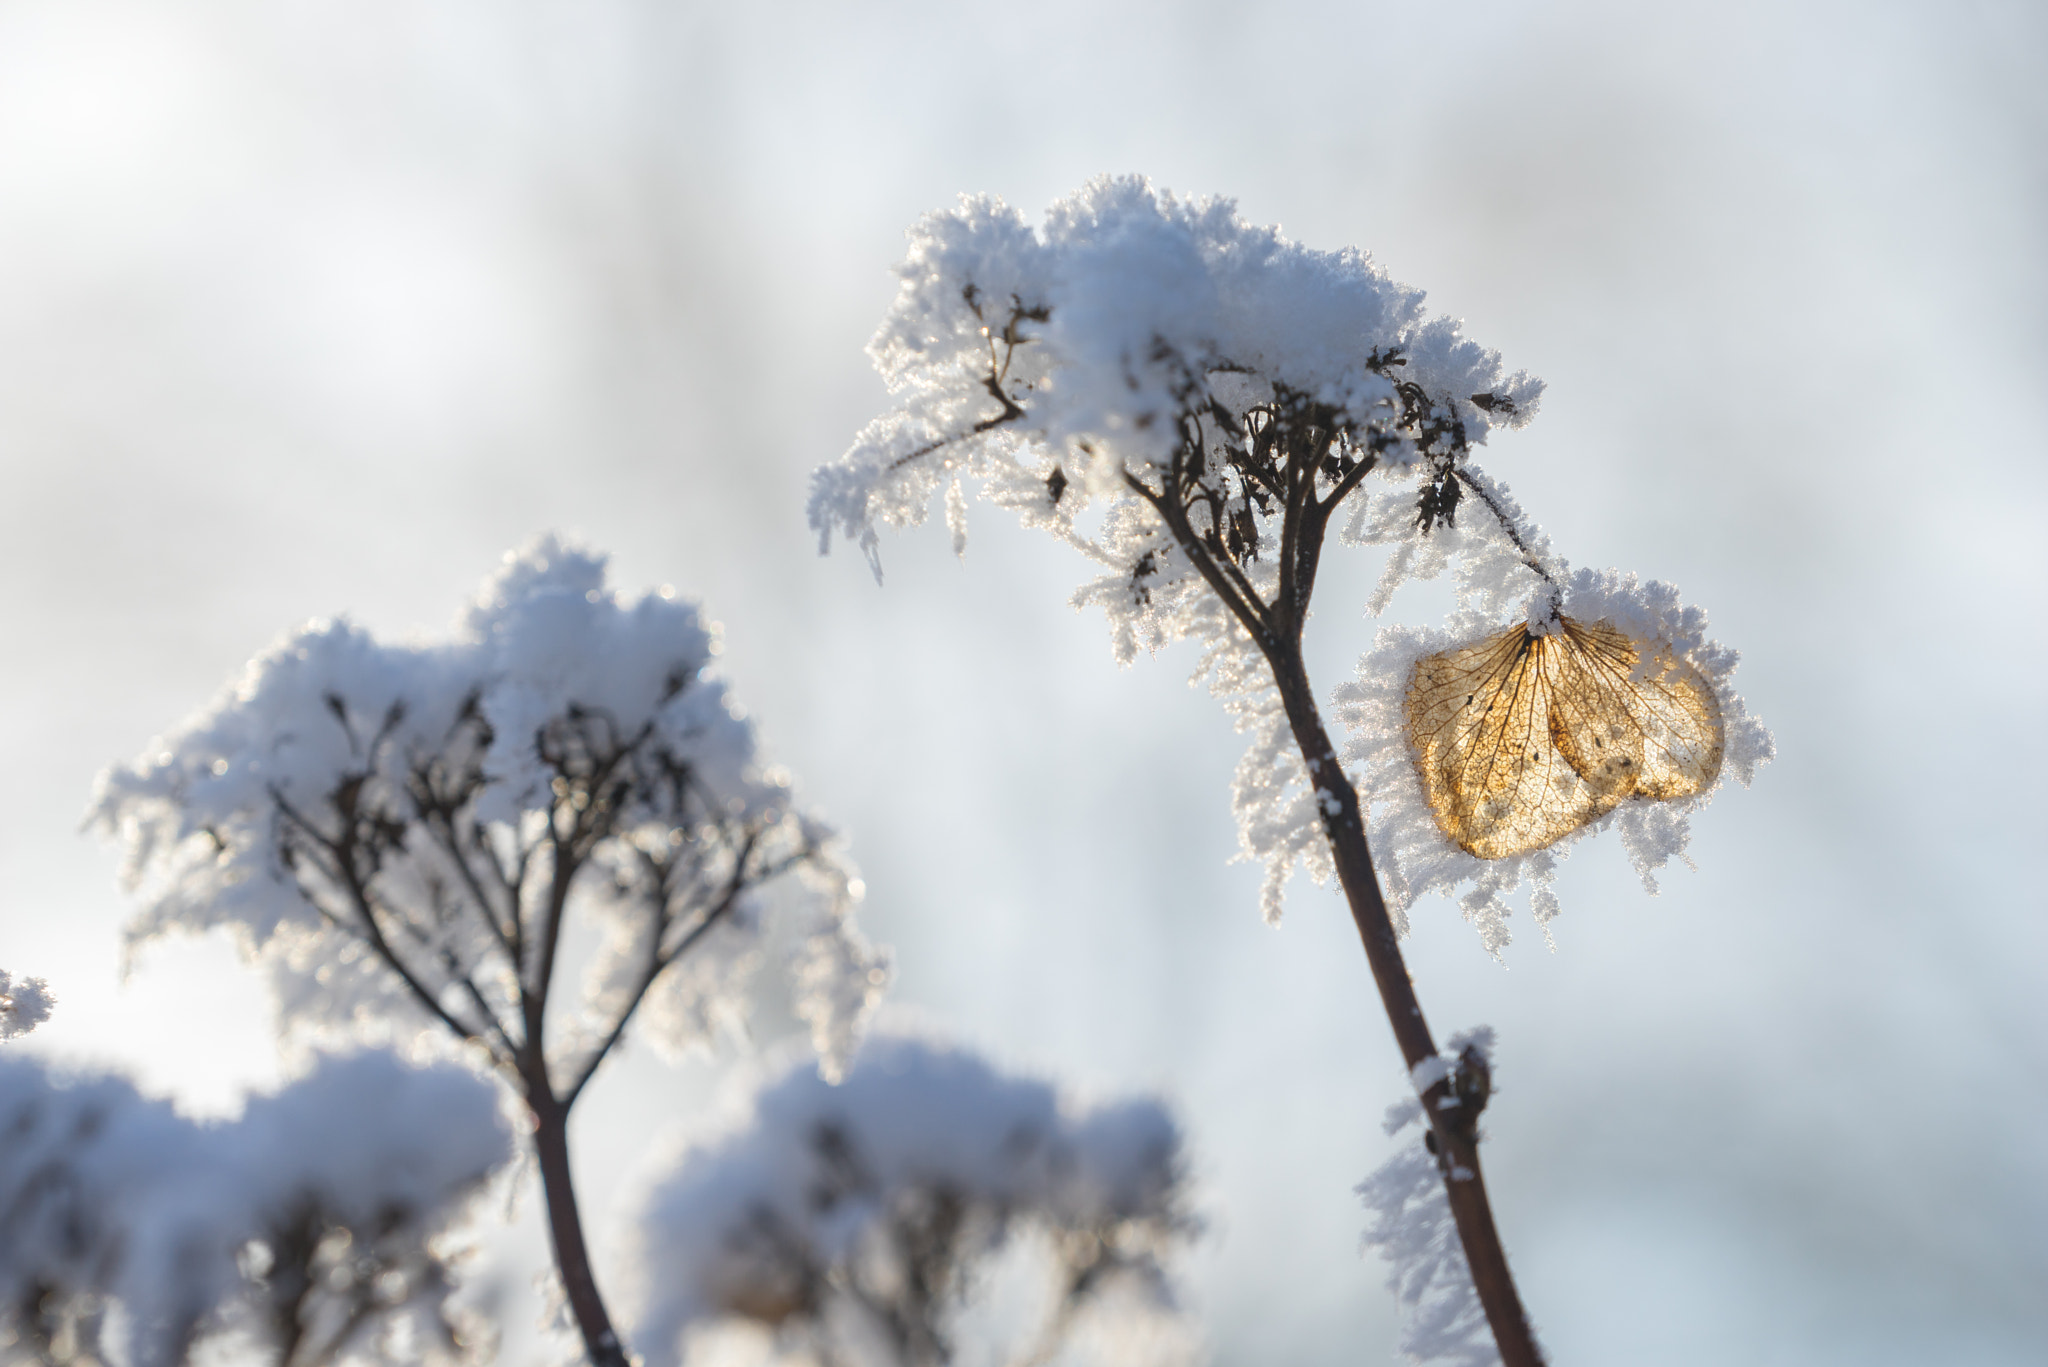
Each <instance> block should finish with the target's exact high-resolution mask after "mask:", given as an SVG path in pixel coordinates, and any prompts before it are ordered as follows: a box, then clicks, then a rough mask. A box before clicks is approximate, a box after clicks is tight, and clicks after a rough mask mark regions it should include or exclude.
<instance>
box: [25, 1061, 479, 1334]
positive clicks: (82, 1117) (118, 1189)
mask: <svg viewBox="0 0 2048 1367" xmlns="http://www.w3.org/2000/svg"><path fill="white" fill-rule="evenodd" d="M0 1135H4V1136H5V1140H4V1143H0V1360H15V1359H20V1360H24V1361H34V1362H41V1363H61V1364H71V1363H76V1364H80V1365H81V1367H85V1364H97V1363H104V1362H108V1361H122V1362H126V1363H128V1364H129V1365H130V1367H172V1364H177V1363H182V1362H186V1361H189V1360H191V1358H192V1356H193V1353H194V1350H195V1348H196V1347H197V1346H198V1345H200V1344H201V1343H204V1342H217V1341H223V1340H233V1341H235V1342H238V1343H241V1344H244V1345H247V1346H253V1347H254V1348H256V1349H257V1350H258V1351H259V1352H260V1353H261V1355H262V1356H263V1357H264V1358H265V1359H266V1360H268V1361H270V1362H273V1363H275V1364H276V1367H316V1364H329V1363H339V1362H344V1361H352V1360H390V1359H391V1358H392V1357H394V1356H400V1357H404V1358H406V1359H408V1360H413V1359H434V1358H457V1357H465V1356H468V1353H467V1349H468V1348H469V1347H471V1346H472V1345H471V1344H470V1343H469V1342H468V1341H466V1340H465V1338H464V1336H463V1335H462V1333H461V1332H460V1331H459V1329H458V1326H457V1324H456V1323H455V1321H454V1320H453V1319H452V1318H451V1316H450V1312H449V1307H448V1305H447V1303H446V1302H447V1296H448V1292H449V1290H450V1283H449V1280H448V1278H447V1275H446V1266H445V1257H446V1255H445V1252H444V1250H443V1249H442V1247H441V1236H442V1234H443V1232H444V1231H445V1229H446V1228H447V1226H448V1225H449V1223H450V1222H451V1221H452V1220H453V1219H455V1218H456V1217H458V1216H459V1215H460V1214H461V1213H462V1211H463V1209H464V1207H465V1205H466V1204H467V1199H468V1198H469V1197H470V1196H472V1195H473V1194H474V1193H476V1192H477V1191H478V1190H479V1189H480V1188H481V1187H482V1186H483V1184H484V1182H485V1180H486V1179H487V1178H488V1177H489V1176H490V1174H491V1173H492V1171H493V1170H495V1169H497V1168H499V1167H501V1166H502V1165H503V1164H504V1163H506V1162H507V1161H508V1160H509V1159H510V1158H511V1156H512V1138H511V1134H510V1132H509V1129H508V1127H507V1126H506V1124H505V1123H504V1120H503V1118H502V1116H501V1114H500V1111H499V1106H498V1095H497V1089H496V1088H495V1087H493V1086H492V1085H491V1084H490V1083H489V1082H487V1081H485V1080H483V1079H480V1078H478V1077H476V1076H475V1075H474V1074H472V1073H470V1072H468V1071H467V1070H465V1069H463V1068H460V1067H457V1066H455V1065H452V1064H443V1065H439V1066H437V1067H431V1068H424V1069H421V1068H412V1067H408V1066H406V1065H404V1064H402V1063H400V1062H398V1061H397V1060H396V1059H395V1058H393V1057H391V1056H390V1055H388V1054H383V1053H366V1054H362V1055H357V1056H353V1057H340V1058H334V1057H330V1058H325V1059H322V1060H321V1061H320V1062H319V1063H318V1065H317V1066H316V1067H315V1068H314V1070H313V1071H312V1072H311V1073H310V1074H309V1075H308V1076H306V1077H305V1078H302V1079H301V1080H299V1081H298V1082H295V1083H293V1084H291V1085H289V1086H287V1087H285V1088H284V1089H282V1090H281V1091H278V1092H276V1093H274V1094H271V1095H268V1096H261V1097H257V1098H254V1099H252V1100H251V1101H250V1102H249V1104H248V1107H247V1110H246V1111H245V1112H244V1114H243V1116H242V1118H241V1119H240V1120H238V1121H234V1122H232V1123H228V1124H202V1123H196V1122H193V1121H190V1120H187V1119H185V1118H183V1117H181V1116H179V1115H178V1114H176V1112H174V1111H173V1110H172V1109H171V1107H170V1106H169V1105H168V1104H167V1103H165V1102H161V1101H154V1100H150V1099H148V1098H145V1097H143V1096H141V1095H139V1094H138V1093H137V1092H136V1090H135V1089H134V1087H133V1086H131V1085H130V1084H129V1083H127V1082H126V1081H123V1080H121V1079H119V1078H96V1079H89V1080H71V1081H64V1080H59V1079H56V1078H53V1077H52V1076H51V1075H50V1073H49V1072H48V1070H47V1069H46V1068H45V1066H44V1065H43V1064H42V1063H41V1062H39V1061H37V1060H34V1059H21V1058H8V1059H4V1060H0ZM110 1352H111V1353H113V1354H114V1356H113V1357H110V1356H109V1353H110Z"/></svg>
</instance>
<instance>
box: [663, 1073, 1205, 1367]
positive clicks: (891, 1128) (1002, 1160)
mask: <svg viewBox="0 0 2048 1367" xmlns="http://www.w3.org/2000/svg"><path fill="white" fill-rule="evenodd" d="M1183 1184H1184V1174H1183V1169H1182V1163H1181V1152H1180V1135H1179V1131H1178V1129H1177V1128H1176V1126H1175V1124H1174V1122H1173V1120H1172V1118H1171V1117H1170V1116H1169V1115H1168V1113H1167V1112H1166V1111H1165V1109H1164V1108H1163V1107H1162V1106H1161V1105H1160V1104H1159V1103H1157V1102H1155V1101H1151V1100H1128V1101H1122V1102H1116V1103H1110V1104H1104V1105H1099V1106H1095V1107H1092V1108H1078V1107H1075V1106H1074V1105H1072V1104H1071V1103H1068V1102H1064V1101H1063V1100H1062V1099H1061V1098H1060V1097H1059V1096H1058V1095H1057V1093H1055V1091H1054V1090H1053V1088H1052V1087H1051V1086H1049V1085H1048V1084H1046V1083H1044V1082H1040V1081H1037V1080H1035V1079H1030V1078H1022V1077H1015V1076H1009V1075H1005V1074H1003V1073H1000V1072H998V1071H997V1070H996V1069H994V1068H993V1067H991V1066H990V1065H989V1064H988V1063H986V1062H984V1061H983V1060H982V1059H980V1058H978V1057H976V1056H975V1055H973V1054H971V1053H968V1052H966V1051H964V1050H960V1049H956V1048H950V1047H946V1046H943V1045H939V1044H935V1043H932V1042H929V1041H926V1040H922V1039H916V1038H910V1037H903V1036H882V1037H871V1038H870V1039H869V1040H868V1041H867V1042H866V1043H865V1044H864V1045H863V1046H862V1049H861V1051H860V1053H859V1054H858V1055H857V1056H856V1057H855V1060H854V1062H853V1064H852V1066H851V1067H850V1068H849V1070H848V1071H847V1074H846V1076H845V1079H844V1081H843V1082H841V1083H840V1084H839V1085H838V1086H831V1085H828V1084H827V1083H825V1082H824V1081H823V1080H822V1079H821V1078H820V1077H819V1076H818V1075H817V1073H816V1072H815V1070H814V1069H813V1068H811V1067H810V1066H809V1065H803V1066H799V1067H797V1068H794V1069H791V1070H790V1071H788V1072H786V1073H784V1074H783V1075H781V1076H780V1077H777V1078H773V1079H770V1080H769V1081H768V1082H767V1083H766V1084H765V1085H764V1086H762V1087H761V1088H760V1090H759V1091H758V1093H757V1094H756V1095H755V1096H754V1097H753V1098H752V1106H751V1114H750V1115H749V1116H748V1117H747V1119H746V1121H745V1123H744V1124H743V1125H741V1126H740V1127H739V1128H736V1129H735V1130H733V1131H732V1132H730V1133H728V1134H726V1135H724V1136H722V1137H720V1138H718V1139H715V1140H713V1141H710V1142H708V1143H704V1144H700V1145H699V1146H697V1147H695V1148H693V1149H691V1150H689V1151H688V1152H687V1153H685V1154H684V1155H683V1157H682V1159H681V1161H680V1162H679V1163H678V1164H677V1165H676V1166H675V1168H674V1169H673V1170H672V1171H671V1172H670V1173H669V1174H668V1175H667V1176H665V1177H663V1178H662V1179H660V1180H659V1182H658V1183H657V1184H656V1185H655V1186H654V1188H653V1190H652V1192H651V1195H650V1197H649V1199H648V1201H647V1205H646V1209H645V1211H644V1213H643V1214H642V1215H641V1217H640V1225H639V1245H640V1248H639V1253H640V1256H639V1258H638V1263H639V1266H640V1270H641V1275H642V1276H643V1278H644V1279H645V1283H646V1285H645V1290H644V1293H643V1297H642V1299H643V1304H644V1309H643V1311H642V1314H641V1328H640V1332H639V1334H638V1336H637V1341H638V1343H639V1344H640V1346H641V1348H642V1350H643V1351H644V1352H645V1353H646V1354H647V1355H648V1359H649V1361H650V1362H652V1363H654V1364H656V1367H663V1365H664V1364H674V1363H676V1362H677V1361H678V1360H679V1358H680V1355H681V1354H682V1352H683V1351H684V1348H685V1345H686V1344H691V1343H703V1342H706V1341H709V1338H710V1337H715V1335H716V1334H717V1333H718V1332H720V1331H721V1329H725V1330H730V1329H732V1328H734V1327H736V1326H745V1325H751V1326H752V1327H753V1332H754V1333H755V1334H756V1335H757V1337H758V1336H767V1337H768V1338H769V1339H770V1340H771V1341H772V1343H773V1345H774V1347H773V1349H772V1350H771V1351H773V1352H774V1353H776V1354H778V1355H783V1354H786V1355H789V1356H791V1357H795V1358H803V1357H804V1356H805V1355H806V1354H815V1355H816V1356H817V1357H818V1358H819V1360H824V1361H835V1362H846V1361H850V1362H872V1363H875V1364H890V1365H891V1367H926V1365H928V1364H939V1363H944V1362H948V1361H950V1360H951V1359H952V1355H953V1336H954V1327H955V1324H956V1321H957V1318H958V1315H959V1313H960V1311H961V1309H962V1307H963V1305H964V1303H965V1301H966V1300H967V1298H968V1295H969V1293H970V1291H972V1290H974V1289H975V1287H976V1285H977V1282H978V1280H979V1272H978V1269H981V1268H983V1267H984V1266H985V1265H986V1264H987V1263H988V1262H989V1261H990V1260H991V1259H992V1258H993V1257H994V1256H995V1255H996V1254H997V1253H998V1252H1000V1251H1002V1250H1003V1249H1005V1248H1006V1247H1010V1246H1014V1245H1016V1244H1018V1243H1019V1242H1020V1241H1022V1240H1026V1239H1030V1238H1033V1237H1035V1238H1037V1239H1038V1240H1040V1241H1041V1242H1042V1244H1043V1246H1044V1248H1045V1249H1046V1250H1047V1252H1048V1255H1049V1256H1048V1257H1047V1258H1046V1260H1045V1261H1046V1267H1045V1275H1046V1277H1047V1280H1048V1283H1049V1290H1048V1291H1047V1292H1046V1294H1045V1295H1044V1297H1043V1299H1044V1301H1045V1303H1046V1307H1047V1308H1046V1312H1045V1315H1044V1322H1043V1324H1042V1326H1041V1327H1040V1329H1039V1330H1038V1333H1037V1335H1036V1339H1037V1341H1036V1343H1035V1344H1033V1345H1027V1347H1029V1348H1030V1352H1029V1353H1028V1354H1026V1355H1024V1356H1023V1357H1022V1358H1021V1360H1024V1361H1032V1362H1037V1361H1044V1360H1047V1359H1049V1358H1050V1357H1051V1355H1052V1354H1053V1353H1054V1352H1055V1351H1057V1350H1058V1349H1059V1348H1060V1347H1061V1345H1062V1343H1063V1341H1066V1340H1068V1339H1069V1338H1070V1337H1072V1336H1076V1335H1077V1334H1078V1335H1079V1336H1082V1337H1085V1336H1086V1331H1088V1330H1090V1329H1092V1330H1093V1331H1094V1332H1096V1333H1098V1334H1100V1333H1110V1332H1119V1333H1121V1334H1122V1335H1123V1336H1122V1337H1121V1338H1117V1339H1114V1340H1113V1341H1112V1342H1111V1343H1110V1344H1108V1345H1107V1350H1108V1351H1109V1352H1110V1353H1111V1355H1112V1356H1111V1358H1110V1360H1112V1361H1118V1362H1148V1361H1149V1362H1163V1361H1175V1362H1177V1361H1181V1360H1183V1358H1184V1356H1185V1354H1186V1353H1187V1352H1188V1350H1189V1347H1190V1339H1189V1336H1188V1333H1187V1331H1186V1330H1185V1328H1184V1327H1183V1326H1181V1325H1180V1324H1179V1322H1178V1321H1177V1319H1176V1317H1175V1316H1174V1315H1173V1313H1172V1302H1171V1299H1170V1296H1169V1294H1168V1290H1167V1285H1166V1274H1165V1270H1164V1267H1163V1265H1162V1262H1161V1259H1162V1256H1163V1255H1164V1254H1165V1252H1166V1251H1167V1249H1168V1248H1169V1246H1170V1245H1171V1244H1172V1243H1173V1242H1175V1241H1176V1240H1178V1239H1181V1238H1184V1237H1186V1236H1187V1235H1189V1234H1190V1233H1191V1232H1192V1229H1193V1225H1192V1222H1191V1221H1190V1220H1189V1219H1188V1217H1187V1216H1186V1214H1185V1213H1184V1211H1183V1209H1182V1202H1183V1200H1184V1195H1185V1193H1184V1190H1183ZM1096 1310H1103V1311H1111V1312H1112V1313H1103V1314H1091V1312H1092V1311H1096Z"/></svg>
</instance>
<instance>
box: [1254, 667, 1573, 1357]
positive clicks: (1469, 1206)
mask: <svg viewBox="0 0 2048 1367" xmlns="http://www.w3.org/2000/svg"><path fill="white" fill-rule="evenodd" d="M1272 664H1273V677H1274V682H1275V683H1276V684H1277V685H1278V686H1279V689H1280V698H1281V702H1282V703H1283V705H1284V706H1285V707H1286V709H1287V721H1288V724H1289V726H1290V727H1292V728H1293V731H1294V741H1295V744H1296V745H1297V746H1298V747H1299V748H1300V750H1301V757H1302V760H1303V761H1304V762H1305V763H1306V764H1307V765H1308V772H1309V781H1310V782H1311V783H1313V784H1314V785H1315V787H1316V789H1317V799H1318V800H1317V807H1318V810H1320V811H1321V813H1322V817H1323V834H1324V835H1325V836H1327V837H1328V838H1329V842H1330V853H1331V854H1332V856H1334V858H1335V860H1336V865H1337V881H1338V883H1339V884H1341V885H1342V886H1343V889H1344V897H1345V900H1346V901H1347V902H1349V903H1350V904H1351V919H1352V921H1353V922H1354V923H1355V924H1356V925H1357V926H1358V938H1359V939H1360V940H1361V941H1363V942H1364V944H1365V959H1366V962H1367V963H1368V964H1369V965H1371V967H1372V976H1373V981H1374V983H1376V984H1377V985H1378V987H1379V990H1380V1003H1381V1005H1382V1006H1384V1007H1385V1008H1386V1012H1387V1022H1388V1024H1390V1025H1392V1026H1393V1027H1394V1039H1395V1041H1396V1042H1397V1043H1398V1044H1399V1045H1400V1046H1401V1057H1402V1058H1403V1059H1404V1060H1405V1061H1406V1062H1407V1064H1408V1067H1409V1069H1410V1070H1411V1072H1412V1071H1413V1069H1414V1068H1415V1066H1416V1065H1417V1064H1420V1063H1422V1062H1423V1061H1424V1060H1426V1059H1430V1058H1434V1057H1435V1056H1436V1052H1437V1049H1436V1043H1435V1041H1434V1040H1433V1039H1432V1038H1431V1037H1430V1033H1429V1023H1428V1021H1426V1020H1425V1019H1424V1018H1423V1015H1422V1003H1421V1002H1420V1001H1419V1000H1418V999H1417V998H1416V995H1415V983H1414V980H1413V979H1412V978H1410V977H1409V975H1408V965H1407V963H1406V962H1405V961H1404V960H1403V959H1402V957H1401V946H1400V943H1399V940H1398V938H1397V937H1396V935H1395V933H1394V923H1393V918H1392V917H1390V916H1389V915H1388V914H1387V903H1386V899H1385V898H1384V897H1383V896H1381V894H1380V883H1379V877H1378V875H1377V874H1376V873H1375V872H1374V870H1373V864H1372V849H1371V847H1370V846H1369V845H1368V844H1367V843H1366V837H1365V820H1364V813H1363V812H1362V811H1361V810H1360V807H1359V803H1358V790H1357V789H1356V788H1354V787H1353V786H1352V785H1351V782H1350V780H1349V779H1348V778H1346V777H1345V774H1344V771H1343V769H1342V767H1341V766H1339V764H1338V762H1337V752H1336V750H1335V749H1334V747H1332V746H1331V744H1330V736H1329V732H1328V731H1326V730H1325V729H1324V727H1323V720H1322V717H1321V715H1320V713H1319V712H1318V711H1317V709H1316V704H1315V694H1314V693H1313V692H1312V691H1311V690H1310V687H1309V682H1308V671H1307V669H1306V667H1305V666H1304V664H1303V662H1302V658H1301V647H1300V645H1299V642H1298V641H1294V642H1289V643H1287V645H1286V646H1285V647H1283V649H1282V650H1281V651H1280V652H1279V655H1278V657H1277V658H1273V659H1272ZM1446 1100H1452V1101H1453V1104H1452V1105H1451V1106H1450V1107H1445V1106H1444V1105H1443V1102H1445V1101H1446ZM1422 1105H1423V1111H1424V1114H1425V1117H1426V1118H1427V1120H1428V1121H1429V1125H1430V1129H1431V1132H1432V1133H1434V1134H1435V1136H1436V1154H1437V1166H1438V1168H1439V1169H1440V1170H1441V1171H1442V1172H1443V1174H1444V1188H1445V1191H1446V1192H1447V1193H1448V1194H1449V1197H1450V1205H1451V1216H1452V1218H1453V1219H1454V1220H1456V1222H1457V1226H1458V1240H1459V1242H1460V1243H1462V1244H1463V1245H1464V1247H1465V1262H1466V1264H1467V1265H1468V1266H1469V1267H1470V1268H1471V1270H1472V1285H1473V1287H1474V1289H1475V1290H1477V1292H1478V1293H1479V1304H1480V1307H1481V1308H1482V1309H1484V1310H1485V1311H1486V1322H1487V1325H1488V1327H1489V1328H1491V1329H1492V1330H1493V1338H1494V1342H1495V1343H1496V1344H1497V1345H1498V1346H1499V1348H1500V1357H1501V1363H1502V1365H1503V1367H1542V1362H1543V1356H1542V1354H1541V1352H1539V1351H1538V1349H1537V1347H1536V1337H1535V1334H1534V1333H1533V1332H1532V1331H1531V1329H1530V1328H1529V1319H1528V1316H1527V1314H1526V1313H1525V1312H1524V1311H1523V1309H1522V1298H1521V1296H1520V1294H1519V1293H1518V1292H1517V1291H1516V1290H1515V1281H1514V1277H1513V1276H1512V1275H1511V1274H1510V1273H1509V1271H1508V1259H1507V1253H1506V1251H1505V1250H1503V1249H1502V1247H1501V1242H1500V1232H1499V1230H1497V1229H1496V1228H1495V1227H1494V1223H1493V1207H1492V1206H1491V1205H1490V1204H1489V1203H1488V1201H1487V1199H1486V1181H1485V1178H1484V1177H1483V1176H1482V1175H1481V1172H1480V1167H1479V1135H1478V1129H1477V1124H1476V1122H1477V1120H1478V1116H1477V1115H1476V1114H1473V1113H1471V1112H1470V1111H1468V1110H1467V1109H1466V1108H1465V1107H1463V1106H1460V1105H1458V1104H1456V1102H1455V1099H1454V1098H1453V1097H1452V1090H1451V1082H1450V1079H1449V1078H1448V1077H1444V1078H1440V1079H1438V1080H1437V1081H1436V1082H1434V1083H1432V1084H1431V1085H1430V1087H1429V1088H1428V1090H1426V1091H1425V1092H1423V1094H1422Z"/></svg>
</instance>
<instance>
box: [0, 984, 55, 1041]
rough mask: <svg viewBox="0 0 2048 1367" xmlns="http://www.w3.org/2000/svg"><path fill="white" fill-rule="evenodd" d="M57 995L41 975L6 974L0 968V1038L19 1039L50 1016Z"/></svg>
mask: <svg viewBox="0 0 2048 1367" xmlns="http://www.w3.org/2000/svg"><path fill="white" fill-rule="evenodd" d="M56 1004H57V999H56V998H55V997H53V996H51V995H50V985H49V984H48V983H46V982H44V981H43V980H42V979H41V978H21V979H19V980H17V979H15V978H13V977H11V976H9V974H8V972H7V970H6V969H4V968H0V1040H7V1039H19V1038H20V1037H21V1036H23V1035H26V1034H27V1033H28V1032H29V1031H31V1030H33V1029H35V1028H36V1027H37V1026H38V1025H41V1024H42V1023H43V1022H44V1021H46V1020H48V1019H49V1018H50V1008H51V1007H53V1006H55V1005H56Z"/></svg>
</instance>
